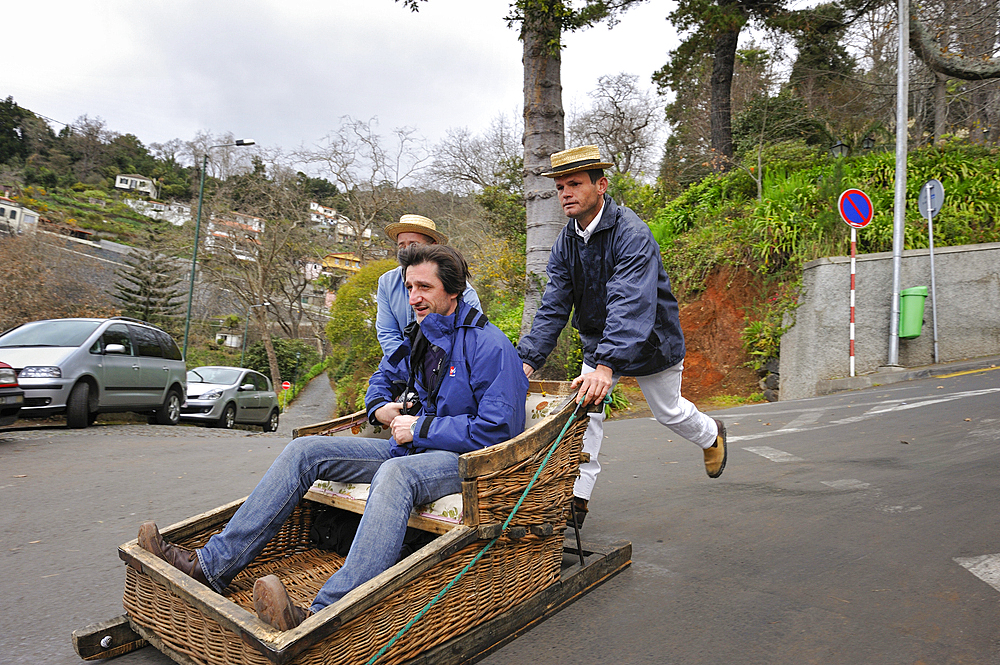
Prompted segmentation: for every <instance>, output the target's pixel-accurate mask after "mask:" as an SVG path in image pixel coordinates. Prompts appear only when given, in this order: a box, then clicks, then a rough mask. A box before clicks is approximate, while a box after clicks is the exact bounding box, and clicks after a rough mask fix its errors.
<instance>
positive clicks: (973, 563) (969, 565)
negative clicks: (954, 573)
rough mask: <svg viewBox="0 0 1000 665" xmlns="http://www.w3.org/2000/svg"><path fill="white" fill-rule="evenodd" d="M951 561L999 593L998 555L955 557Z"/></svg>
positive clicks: (999, 555) (999, 568) (999, 571)
mask: <svg viewBox="0 0 1000 665" xmlns="http://www.w3.org/2000/svg"><path fill="white" fill-rule="evenodd" d="M952 561H954V562H955V563H957V564H958V565H960V566H962V567H963V568H965V569H966V570H968V571H969V572H970V573H972V574H973V575H975V576H976V577H978V578H979V579H981V580H982V581H984V582H986V583H987V584H989V585H990V586H991V587H993V588H994V589H996V590H997V591H1000V554H983V555H982V556H972V557H955V558H954V559H952Z"/></svg>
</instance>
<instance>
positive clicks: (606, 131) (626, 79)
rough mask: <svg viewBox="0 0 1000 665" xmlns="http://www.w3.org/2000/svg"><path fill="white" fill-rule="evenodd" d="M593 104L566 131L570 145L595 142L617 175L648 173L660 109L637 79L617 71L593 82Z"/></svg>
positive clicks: (654, 157) (660, 126)
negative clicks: (640, 86)
mask: <svg viewBox="0 0 1000 665" xmlns="http://www.w3.org/2000/svg"><path fill="white" fill-rule="evenodd" d="M589 95H590V98H591V99H593V100H594V101H593V105H592V106H591V107H590V108H589V109H588V110H586V111H584V112H583V113H582V114H581V115H580V116H578V117H576V118H573V119H572V120H571V121H570V123H569V129H568V130H567V131H566V135H567V138H568V139H569V140H568V142H569V143H570V144H572V145H583V144H589V143H595V144H597V145H598V146H599V147H600V148H601V154H602V155H603V156H604V157H605V158H606V159H610V160H612V161H613V162H614V163H615V169H616V170H617V171H618V172H620V173H631V174H632V175H634V176H640V175H644V174H649V173H651V172H652V171H653V168H654V164H655V162H656V161H658V159H659V155H658V154H656V153H657V152H658V150H659V148H660V140H661V139H660V133H661V131H662V129H663V106H662V105H661V104H660V102H659V101H658V100H657V99H656V98H655V96H654V95H653V94H652V93H651V92H650V91H648V90H642V89H640V88H639V77H638V76H636V75H634V74H627V73H625V72H621V73H619V74H615V75H604V76H601V77H600V78H598V79H597V87H596V88H594V90H592V91H591V92H590V93H589Z"/></svg>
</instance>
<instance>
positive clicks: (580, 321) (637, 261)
mask: <svg viewBox="0 0 1000 665" xmlns="http://www.w3.org/2000/svg"><path fill="white" fill-rule="evenodd" d="M546 273H547V274H548V279H549V281H548V284H547V285H546V286H545V293H544V294H543V295H542V302H541V305H540V306H539V307H538V311H537V312H535V318H534V321H533V322H532V324H531V332H530V333H529V334H528V335H526V336H525V337H523V338H521V341H520V343H519V344H518V347H517V348H518V353H519V354H520V356H521V359H522V360H523V361H524V362H525V363H527V364H528V365H531V366H532V367H534V368H535V369H538V368H539V367H541V366H542V364H543V363H544V362H545V359H546V358H547V357H548V355H549V353H551V352H552V349H553V348H554V347H555V345H556V340H557V338H558V337H559V333H560V331H562V329H563V328H564V327H565V326H566V320H567V319H568V317H569V313H570V310H571V309H572V310H573V327H574V328H576V329H577V330H578V331H579V332H580V341H581V342H582V345H583V359H584V361H585V362H586V363H587V364H588V365H590V366H591V367H596V366H597V365H606V366H608V367H610V368H611V369H612V371H613V372H614V373H615V374H617V375H624V376H647V375H649V374H656V373H657V372H661V371H663V370H665V369H667V368H668V367H672V366H673V365H676V364H677V363H679V362H681V361H682V360H683V359H684V334H683V333H682V332H681V325H680V318H679V314H678V309H677V299H676V298H674V295H673V293H671V292H670V279H669V278H668V277H667V273H666V271H664V269H663V261H662V260H661V259H660V246H659V245H658V244H657V243H656V240H654V239H653V234H652V232H650V230H649V227H648V226H647V225H646V224H645V223H644V222H643V221H642V220H641V219H639V217H638V216H637V215H636V214H635V213H634V212H632V211H631V210H630V209H629V208H626V207H625V206H619V205H617V204H616V203H615V202H614V201H612V200H611V197H610V196H608V195H607V194H605V195H604V212H603V213H602V214H601V221H600V222H598V224H597V227H596V228H595V229H594V233H593V235H591V237H590V241H589V242H587V243H584V242H583V238H581V237H580V236H579V234H577V232H576V220H575V219H570V220H569V223H568V224H567V225H566V227H565V228H564V229H563V230H562V231H561V232H560V233H559V235H558V237H557V238H556V241H555V243H553V245H552V253H551V254H550V255H549V263H548V267H547V268H546Z"/></svg>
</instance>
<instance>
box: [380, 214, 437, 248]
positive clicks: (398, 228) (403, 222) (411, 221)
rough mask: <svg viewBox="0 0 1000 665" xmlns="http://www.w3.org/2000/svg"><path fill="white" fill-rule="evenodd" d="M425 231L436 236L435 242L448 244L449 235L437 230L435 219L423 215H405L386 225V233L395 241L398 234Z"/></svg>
mask: <svg viewBox="0 0 1000 665" xmlns="http://www.w3.org/2000/svg"><path fill="white" fill-rule="evenodd" d="M407 232H409V233H423V234H424V235H425V236H428V237H429V238H434V242H436V243H437V244H439V245H447V244H448V236H446V235H445V234H443V233H441V232H440V231H438V230H437V227H435V226H434V222H433V220H430V219H427V218H426V217H423V216H421V215H403V216H402V217H400V218H399V221H398V222H393V223H392V224H390V225H388V226H387V227H385V234H386V235H387V236H389V237H390V238H392V241H393V242H396V236H398V235H399V234H400V233H407Z"/></svg>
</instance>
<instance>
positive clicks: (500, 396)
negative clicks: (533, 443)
mask: <svg viewBox="0 0 1000 665" xmlns="http://www.w3.org/2000/svg"><path fill="white" fill-rule="evenodd" d="M420 329H421V331H422V332H423V334H424V336H425V337H426V338H427V340H428V341H429V342H430V343H431V344H433V345H434V346H437V347H439V348H441V349H444V352H445V356H444V358H445V359H444V363H443V364H442V365H441V367H442V372H441V379H440V387H439V389H438V391H437V394H436V396H435V397H434V399H432V400H430V399H428V390H427V386H426V385H425V382H424V380H423V376H422V375H423V371H422V370H420V371H419V372H418V373H417V380H416V381H415V382H414V388H415V389H416V391H417V394H418V396H419V397H420V403H421V409H420V412H419V413H418V414H417V416H418V418H419V420H418V421H417V427H416V433H415V436H414V438H413V442H412V443H406V444H398V443H396V442H395V441H394V440H393V448H392V455H393V457H400V456H403V455H411V454H414V453H420V452H424V451H426V450H431V449H434V450H450V451H452V452H456V453H466V452H470V451H473V450H479V449H480V448H485V447H487V446H492V445H495V444H497V443H502V442H504V441H506V440H508V439H511V438H513V437H515V436H517V435H518V434H520V433H521V432H523V431H524V420H525V413H524V400H525V398H526V397H527V394H528V379H527V378H526V377H525V376H524V371H523V370H522V368H521V359H520V358H519V357H518V355H517V351H515V350H514V346H513V345H512V344H511V343H510V340H508V339H507V337H506V336H505V335H504V334H503V333H502V332H501V331H500V329H499V328H497V327H496V326H495V325H493V324H492V323H490V322H489V321H487V320H486V316H485V315H484V314H483V313H482V312H480V311H479V310H478V309H475V308H474V307H470V306H469V305H467V304H466V303H464V302H461V301H459V303H458V308H457V309H456V310H455V313H454V314H452V315H451V316H442V315H440V314H428V315H427V316H426V317H424V320H423V322H422V323H421V324H420ZM416 370H417V368H415V367H411V357H410V340H409V338H404V341H403V344H402V346H400V347H399V349H397V351H396V353H394V354H393V355H392V356H386V357H383V358H382V361H381V362H380V363H379V367H378V369H377V370H376V371H375V374H374V375H372V378H371V380H370V381H369V384H368V392H367V393H366V394H365V408H366V411H367V413H368V419H369V420H370V421H371V422H372V423H373V424H374V423H376V422H377V421H376V420H375V415H374V414H375V411H376V410H377V409H378V408H379V407H381V406H382V405H384V404H385V403H387V402H393V401H396V397H397V395H398V394H399V386H400V382H401V383H404V384H405V383H406V381H407V379H408V378H409V374H410V372H411V371H416Z"/></svg>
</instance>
